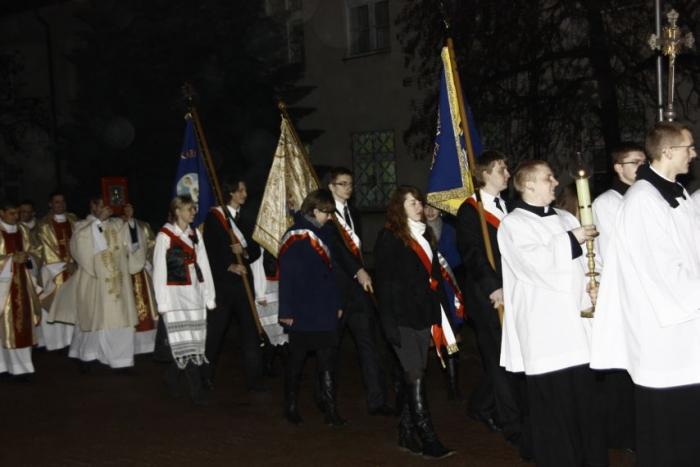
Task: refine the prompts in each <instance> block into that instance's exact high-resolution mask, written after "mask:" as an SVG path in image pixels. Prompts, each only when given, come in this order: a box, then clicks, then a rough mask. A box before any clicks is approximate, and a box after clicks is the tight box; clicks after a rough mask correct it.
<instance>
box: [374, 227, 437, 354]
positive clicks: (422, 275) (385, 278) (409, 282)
mask: <svg viewBox="0 0 700 467" xmlns="http://www.w3.org/2000/svg"><path fill="white" fill-rule="evenodd" d="M374 258H375V268H376V280H375V290H376V292H377V297H378V299H379V315H380V318H381V321H382V326H383V327H384V332H385V334H386V336H387V339H388V340H389V341H390V342H391V343H392V344H397V343H398V342H400V338H399V330H398V326H404V327H409V328H412V329H425V328H428V327H430V326H432V325H433V324H438V323H440V304H441V302H442V305H443V307H444V308H445V310H447V300H446V296H445V291H444V289H443V285H442V280H441V279H442V277H441V275H440V264H439V262H438V257H437V252H436V251H435V249H433V262H432V272H431V274H430V276H429V275H428V271H427V270H426V269H425V266H423V263H422V262H421V260H420V258H419V257H418V255H417V254H416V253H415V252H414V251H413V249H411V248H410V247H408V246H406V245H404V243H403V242H402V241H401V239H399V238H398V237H397V236H396V235H394V233H393V232H392V231H390V230H388V229H386V228H384V229H382V230H381V231H380V232H379V236H378V237H377V242H376V244H375V246H374ZM430 277H433V278H434V279H436V280H437V281H438V288H437V290H432V289H431V288H430V282H429V278H430Z"/></svg>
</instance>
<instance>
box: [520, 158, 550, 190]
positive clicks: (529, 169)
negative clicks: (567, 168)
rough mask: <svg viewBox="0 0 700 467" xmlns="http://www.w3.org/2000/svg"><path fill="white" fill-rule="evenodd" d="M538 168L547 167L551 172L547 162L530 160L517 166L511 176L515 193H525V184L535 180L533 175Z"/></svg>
mask: <svg viewBox="0 0 700 467" xmlns="http://www.w3.org/2000/svg"><path fill="white" fill-rule="evenodd" d="M540 167H547V168H548V169H550V170H551V167H550V166H549V163H547V161H543V160H539V159H530V160H526V161H522V162H521V163H520V164H518V166H517V167H516V168H515V173H514V174H513V187H514V188H515V191H517V192H518V193H521V194H522V193H523V192H524V191H525V182H531V181H533V180H534V179H535V178H534V174H535V172H537V169H539V168H540Z"/></svg>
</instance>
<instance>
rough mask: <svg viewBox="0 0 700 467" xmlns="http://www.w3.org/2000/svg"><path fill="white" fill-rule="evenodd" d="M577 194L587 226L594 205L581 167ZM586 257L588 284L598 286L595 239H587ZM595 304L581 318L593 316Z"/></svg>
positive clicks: (579, 206) (589, 222)
mask: <svg viewBox="0 0 700 467" xmlns="http://www.w3.org/2000/svg"><path fill="white" fill-rule="evenodd" d="M576 195H577V198H578V210H579V216H580V218H581V225H582V226H584V227H586V226H589V225H594V224H593V207H592V205H591V190H590V187H589V185H588V174H587V173H586V170H585V169H579V170H578V172H577V173H576ZM586 257H587V258H588V272H587V273H586V276H587V277H588V285H589V287H590V288H594V287H598V280H597V277H598V276H599V275H600V274H599V273H598V272H596V270H595V248H594V244H593V239H591V240H586ZM594 315H595V305H592V306H591V307H590V308H587V309H585V310H582V311H581V318H593V317H594Z"/></svg>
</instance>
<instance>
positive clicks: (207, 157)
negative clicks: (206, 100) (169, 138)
mask: <svg viewBox="0 0 700 467" xmlns="http://www.w3.org/2000/svg"><path fill="white" fill-rule="evenodd" d="M186 86H187V85H186ZM186 92H189V94H188V99H189V100H190V102H189V104H190V114H191V115H192V123H194V131H195V134H196V136H197V144H198V145H199V148H200V150H201V152H202V159H203V160H204V165H205V166H206V169H207V172H208V174H209V180H210V181H211V184H212V188H213V189H214V196H215V197H216V201H217V204H219V206H221V209H222V210H223V212H224V216H225V217H226V220H228V221H230V220H231V213H230V212H229V210H228V208H227V203H226V200H225V198H224V194H223V193H222V192H221V185H220V184H219V178H218V177H217V176H216V171H215V170H214V164H213V162H212V158H211V153H210V152H209V145H208V144H207V140H206V137H205V136H204V131H203V130H202V123H201V121H200V120H199V114H198V113H197V109H196V108H195V107H194V105H192V103H191V96H192V94H191V91H186ZM227 232H228V233H229V236H230V238H231V246H232V247H233V246H234V245H237V244H239V243H240V242H239V239H237V238H236V235H235V234H234V233H233V229H227ZM234 255H235V257H236V263H238V264H239V265H241V266H244V267H245V266H246V263H245V260H244V259H243V256H241V255H240V254H239V253H235V252H234ZM246 270H247V269H246ZM241 279H242V280H243V287H244V288H245V293H246V297H247V298H248V304H249V305H250V313H251V314H252V316H253V322H254V323H255V328H256V330H257V331H258V337H259V338H260V345H261V346H262V345H265V339H264V334H265V331H263V328H262V324H260V316H258V310H257V307H256V306H255V296H254V295H253V289H252V288H251V287H250V281H249V280H248V274H241Z"/></svg>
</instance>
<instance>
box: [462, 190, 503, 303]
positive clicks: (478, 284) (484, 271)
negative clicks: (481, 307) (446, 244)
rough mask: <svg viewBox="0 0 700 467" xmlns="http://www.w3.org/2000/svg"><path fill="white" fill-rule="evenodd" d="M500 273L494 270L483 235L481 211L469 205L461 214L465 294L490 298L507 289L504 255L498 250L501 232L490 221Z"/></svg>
mask: <svg viewBox="0 0 700 467" xmlns="http://www.w3.org/2000/svg"><path fill="white" fill-rule="evenodd" d="M486 227H487V229H488V233H489V238H490V239H491V247H492V249H493V256H494V260H495V262H496V270H494V269H493V268H492V267H491V264H490V263H489V261H488V259H487V257H486V248H485V247H484V237H483V236H482V234H481V223H480V220H479V213H478V212H477V210H476V209H475V208H474V207H473V206H472V205H470V204H469V203H467V202H464V203H462V206H460V208H459V211H458V212H457V250H458V251H459V254H460V256H461V257H462V263H463V265H464V268H465V275H464V276H465V283H464V291H465V294H471V293H479V294H480V295H482V296H483V295H486V296H487V297H488V296H489V295H490V294H491V293H492V292H494V291H495V290H498V289H500V288H501V287H503V280H502V278H501V252H500V250H499V249H498V238H497V237H496V233H497V229H496V228H495V227H494V226H493V225H491V224H489V223H488V222H487V224H486Z"/></svg>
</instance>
